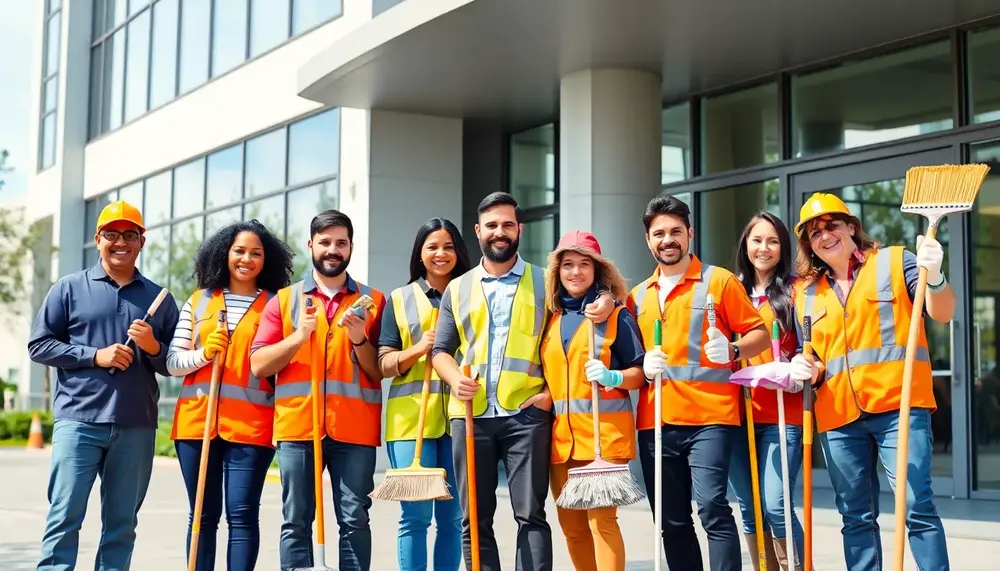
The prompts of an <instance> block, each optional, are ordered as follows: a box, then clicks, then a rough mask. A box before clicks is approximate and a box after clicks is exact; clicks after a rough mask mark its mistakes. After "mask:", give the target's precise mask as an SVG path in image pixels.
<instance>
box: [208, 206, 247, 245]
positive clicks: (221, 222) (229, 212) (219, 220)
mask: <svg viewBox="0 0 1000 571" xmlns="http://www.w3.org/2000/svg"><path fill="white" fill-rule="evenodd" d="M242 218H243V207H242V206H233V207H230V208H224V209H222V210H219V211H216V212H213V213H211V214H209V215H208V216H206V217H205V238H206V239H207V238H208V237H209V236H211V235H212V234H215V233H216V232H218V231H219V230H221V229H223V228H225V227H226V226H228V225H229V224H232V223H233V222H239V221H240V220H241V219H242Z"/></svg>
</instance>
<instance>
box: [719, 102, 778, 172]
mask: <svg viewBox="0 0 1000 571" xmlns="http://www.w3.org/2000/svg"><path fill="white" fill-rule="evenodd" d="M702 109H703V111H702V128H703V137H704V143H703V144H702V156H703V159H702V164H703V165H704V167H705V168H704V174H711V173H716V172H722V171H727V170H732V169H740V168H746V167H752V166H757V165H761V164H765V163H773V162H775V161H778V160H779V156H780V145H779V144H778V85H777V84H776V83H769V84H767V85H761V86H759V87H754V88H751V89H746V90H743V91H737V92H736V93H727V94H725V95H719V96H716V97H711V98H707V99H705V100H703V102H702Z"/></svg>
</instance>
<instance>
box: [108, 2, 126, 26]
mask: <svg viewBox="0 0 1000 571" xmlns="http://www.w3.org/2000/svg"><path fill="white" fill-rule="evenodd" d="M126 6H127V0H107V8H105V11H104V26H105V27H104V29H105V30H110V29H112V28H114V27H115V26H117V25H119V24H121V23H123V22H125V17H126V13H125V9H126Z"/></svg>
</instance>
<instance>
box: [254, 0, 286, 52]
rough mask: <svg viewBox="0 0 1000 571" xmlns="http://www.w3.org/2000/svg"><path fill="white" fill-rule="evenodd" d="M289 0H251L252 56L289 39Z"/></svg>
mask: <svg viewBox="0 0 1000 571" xmlns="http://www.w3.org/2000/svg"><path fill="white" fill-rule="evenodd" d="M288 18H289V6H288V0H250V57H255V56H258V55H260V54H262V53H264V52H266V51H267V50H269V49H271V48H273V47H274V46H276V45H278V44H280V43H281V42H283V41H285V40H286V39H288Z"/></svg>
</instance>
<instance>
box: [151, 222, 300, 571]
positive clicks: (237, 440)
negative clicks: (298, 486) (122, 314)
mask: <svg viewBox="0 0 1000 571" xmlns="http://www.w3.org/2000/svg"><path fill="white" fill-rule="evenodd" d="M194 268H195V269H194V277H195V280H196V281H197V284H198V289H197V290H196V291H195V292H194V293H193V294H192V295H191V297H190V299H188V300H187V303H185V304H184V307H183V308H182V309H181V315H180V321H179V323H178V324H177V329H176V333H175V334H174V338H173V341H172V342H171V344H170V348H169V350H168V353H167V369H168V370H169V371H170V374H172V375H173V376H175V377H183V378H184V382H183V384H182V386H181V391H180V395H179V396H178V398H177V408H176V410H175V411H174V424H173V429H172V433H171V438H173V439H174V441H175V442H174V446H175V448H176V450H177V459H178V460H179V462H180V466H181V472H182V474H183V476H184V485H185V487H186V488H187V492H188V501H189V502H190V504H191V509H192V514H191V515H190V516H189V524H188V545H189V546H190V540H191V523H190V522H191V521H192V520H193V509H194V501H195V495H196V489H197V485H198V468H199V464H200V459H201V448H202V435H203V432H204V429H205V422H206V416H208V415H207V408H208V391H209V385H210V382H211V378H212V368H213V367H212V366H211V363H212V361H213V359H215V357H216V356H217V355H222V356H223V359H224V365H223V367H222V375H221V378H220V383H219V394H218V401H217V403H218V405H217V406H218V408H217V409H216V411H215V414H214V415H213V418H212V424H211V436H212V441H211V445H210V448H209V454H208V472H207V475H206V478H205V491H204V504H203V507H202V516H201V532H200V535H199V542H198V555H197V569H198V571H211V570H213V569H214V568H215V553H216V538H215V536H216V531H217V530H218V526H219V520H220V518H221V517H222V507H223V505H225V508H226V521H227V523H228V527H229V546H228V550H227V553H228V569H229V570H230V571H249V570H251V569H253V568H254V566H255V565H256V562H257V554H258V551H259V548H260V525H259V519H258V515H259V511H260V496H261V493H262V492H263V489H264V480H265V479H266V477H267V470H268V467H269V466H270V464H271V460H272V458H274V447H273V446H274V445H273V442H272V438H271V430H272V422H273V414H274V413H273V409H274V387H273V385H272V384H271V380H270V379H266V378H264V379H259V378H257V377H255V376H254V375H253V373H251V372H250V347H251V344H252V342H253V338H254V333H256V331H257V327H258V324H259V320H260V314H261V312H262V311H263V310H264V306H265V305H267V301H268V300H269V299H270V298H271V297H272V296H273V295H274V294H275V292H277V291H278V290H279V289H281V288H283V287H285V286H287V285H288V284H289V282H290V278H291V273H292V253H291V250H290V249H289V248H288V246H287V245H286V244H285V243H284V242H282V241H281V240H280V239H279V238H278V237H276V236H275V235H274V234H272V233H271V232H270V231H268V229H267V228H265V227H264V226H263V225H262V224H260V223H259V222H257V221H256V220H251V221H249V222H236V223H233V224H231V225H229V226H226V227H225V228H223V229H222V230H219V231H218V232H217V233H216V234H215V235H213V236H212V237H210V238H209V239H208V240H206V241H205V242H204V243H203V244H202V245H201V248H200V249H199V250H198V253H197V254H196V256H195V259H194ZM223 310H224V311H225V312H226V325H225V327H219V326H218V316H219V312H220V311H223ZM188 550H190V547H188Z"/></svg>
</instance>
